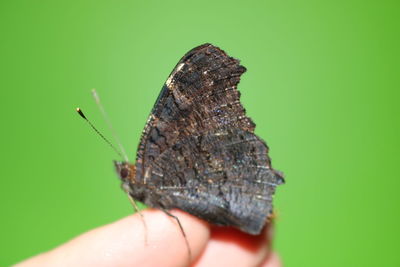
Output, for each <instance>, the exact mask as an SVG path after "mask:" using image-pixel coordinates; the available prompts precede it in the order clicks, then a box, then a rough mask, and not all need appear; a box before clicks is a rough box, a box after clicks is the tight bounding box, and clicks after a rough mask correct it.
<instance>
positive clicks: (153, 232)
mask: <svg viewBox="0 0 400 267" xmlns="http://www.w3.org/2000/svg"><path fill="white" fill-rule="evenodd" d="M171 213H172V214H173V215H175V216H177V217H178V218H179V220H180V222H181V224H182V226H183V229H184V230H185V233H186V236H187V239H188V242H189V244H190V248H191V258H189V254H188V250H187V247H186V243H185V240H184V238H183V236H182V233H181V232H180V229H179V227H178V225H177V223H176V221H175V220H174V219H172V218H171V217H169V216H167V215H166V214H165V213H163V212H162V211H159V210H154V209H147V210H144V211H142V214H143V216H144V218H145V222H146V225H147V229H148V230H147V231H146V230H145V228H144V224H143V220H142V218H141V217H140V215H139V214H137V213H136V214H134V215H131V216H128V217H126V218H123V219H121V220H119V221H116V222H114V223H111V224H108V225H105V226H102V227H99V228H96V229H94V230H91V231H89V232H87V233H84V234H82V235H80V236H78V237H76V238H74V239H72V240H71V241H69V242H67V243H65V244H63V245H61V246H59V247H57V248H55V249H53V250H51V251H49V252H45V253H42V254H40V255H38V256H35V257H33V258H30V259H28V260H26V261H23V262H21V263H19V264H17V265H16V266H18V267H30V266H42V267H46V266H144V267H145V266H165V267H168V266H174V267H178V266H195V267H202V266H207V267H213V266H249V267H250V266H254V267H256V266H257V267H258V266H261V267H280V266H281V263H280V260H279V258H278V256H277V254H276V253H274V252H272V251H271V246H270V245H271V237H272V236H271V233H272V230H271V225H267V227H266V230H265V231H264V232H263V233H262V234H261V235H259V236H251V235H248V234H245V233H242V232H240V231H238V230H236V229H233V228H228V227H215V226H210V225H209V224H207V223H206V222H204V221H202V220H200V219H198V218H196V217H194V216H191V215H189V214H187V213H184V212H182V211H178V210H174V211H172V212H171ZM146 233H147V234H146ZM146 239H147V241H146Z"/></svg>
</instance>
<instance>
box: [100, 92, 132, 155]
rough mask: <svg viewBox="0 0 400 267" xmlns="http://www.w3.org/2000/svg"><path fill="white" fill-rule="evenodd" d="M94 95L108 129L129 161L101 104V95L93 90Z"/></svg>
mask: <svg viewBox="0 0 400 267" xmlns="http://www.w3.org/2000/svg"><path fill="white" fill-rule="evenodd" d="M92 95H93V98H94V100H95V101H96V104H97V106H98V107H99V109H100V112H101V114H102V115H103V118H104V120H105V121H106V123H107V125H108V128H110V130H111V133H112V135H113V137H114V139H115V140H116V141H117V144H118V147H119V149H120V151H121V152H122V155H123V158H124V159H125V161H129V159H128V156H127V154H126V152H125V149H124V147H123V146H122V144H121V141H120V140H119V138H118V135H117V132H116V131H115V130H114V127H113V126H112V124H111V120H110V119H109V118H108V115H107V113H106V111H105V110H104V108H103V105H102V104H101V102H100V97H99V94H98V93H97V91H96V89H92Z"/></svg>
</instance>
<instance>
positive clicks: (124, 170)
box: [119, 168, 129, 179]
mask: <svg viewBox="0 0 400 267" xmlns="http://www.w3.org/2000/svg"><path fill="white" fill-rule="evenodd" d="M119 175H120V176H121V179H125V178H126V177H128V175H129V170H128V169H127V168H122V169H121V171H120V173H119Z"/></svg>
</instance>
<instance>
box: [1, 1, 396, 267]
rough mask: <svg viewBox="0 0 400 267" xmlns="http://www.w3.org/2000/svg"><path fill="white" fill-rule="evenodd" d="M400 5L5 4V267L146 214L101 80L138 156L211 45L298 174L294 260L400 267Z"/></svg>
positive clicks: (286, 229)
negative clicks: (170, 80)
mask: <svg viewBox="0 0 400 267" xmlns="http://www.w3.org/2000/svg"><path fill="white" fill-rule="evenodd" d="M398 12H399V5H398V4H397V1H354V0H351V1H240V2H239V1H237V2H233V1H215V0H214V1H208V0H203V1H2V2H1V4H0V20H1V24H0V30H1V31H0V33H1V42H0V48H1V59H0V60H1V80H0V83H1V105H0V114H1V138H0V141H1V151H2V152H1V157H2V158H1V168H0V174H1V180H0V188H1V189H0V190H1V192H0V193H1V194H0V205H1V206H0V207H1V221H0V226H1V227H0V231H1V232H0V234H1V238H0V240H1V241H0V242H1V245H0V246H1V247H0V251H1V252H0V265H1V266H6V265H10V264H12V263H15V262H17V261H19V260H22V259H24V258H27V257H29V256H32V255H34V254H37V253H39V252H42V251H45V250H48V249H51V248H53V247H55V246H57V245H59V244H61V243H63V242H65V241H67V240H68V239H70V238H72V237H74V236H76V235H79V234H80V233H82V232H85V231H87V230H89V229H91V228H94V227H97V226H100V225H103V224H106V223H109V222H112V221H114V220H117V219H119V218H121V217H123V216H126V215H128V214H131V213H132V208H131V206H130V203H129V201H128V200H127V198H126V196H125V194H124V193H123V192H122V191H121V190H120V188H119V181H118V179H117V177H116V174H115V172H114V169H113V165H112V160H113V159H118V156H117V155H116V154H115V153H114V152H113V151H112V150H111V149H110V147H108V146H107V145H106V144H105V143H104V142H103V141H101V140H100V138H99V137H98V136H96V135H95V134H94V132H93V131H92V130H91V129H90V128H89V127H88V125H86V124H85V123H84V121H83V120H81V119H80V118H79V117H78V116H77V114H76V113H75V110H74V109H75V107H76V106H80V107H82V109H83V110H84V111H85V112H86V113H87V116H88V117H89V118H90V119H91V120H92V121H93V122H94V123H95V124H96V125H97V126H98V128H100V129H101V130H102V131H103V133H104V134H105V135H106V136H110V137H111V134H110V131H109V129H108V128H107V126H106V125H105V123H104V120H103V119H102V117H101V115H100V112H99V111H98V110H97V108H96V106H95V103H94V101H93V100H92V98H91V95H90V89H92V88H97V90H98V92H99V94H100V96H101V98H102V100H103V104H104V106H105V108H106V110H107V111H108V113H109V116H110V118H111V120H112V122H113V124H114V126H115V128H116V130H117V132H118V134H119V136H120V138H121V140H122V143H123V144H124V146H125V147H126V149H127V150H128V152H129V156H130V159H131V160H134V155H135V151H136V146H137V144H138V141H139V136H140V133H141V131H142V128H143V126H144V124H145V121H146V118H147V116H148V114H149V112H150V109H151V107H152V106H153V103H154V101H155V100H156V98H157V96H158V93H159V91H160V89H161V86H162V84H163V83H164V81H165V80H166V78H167V76H168V74H169V73H170V71H171V70H172V68H173V67H174V66H175V64H176V63H177V62H178V60H179V59H180V57H181V56H182V55H183V54H184V53H185V52H187V51H188V50H189V49H191V48H193V47H195V46H197V45H199V44H202V43H205V42H211V43H213V44H215V45H218V46H220V47H221V48H222V49H224V50H226V51H227V52H228V53H229V54H230V55H231V56H234V57H236V58H239V59H241V61H242V64H243V65H245V66H246V67H247V69H248V72H247V73H246V74H245V75H243V77H242V81H241V83H240V86H239V89H240V90H241V92H242V102H243V104H244V106H245V107H246V109H247V111H248V115H249V116H250V117H252V118H253V120H254V121H255V122H256V123H257V129H256V133H257V134H258V135H260V136H261V137H262V138H264V139H265V140H266V141H267V142H268V144H269V146H270V147H271V153H270V155H271V157H272V158H273V163H274V167H276V168H277V169H279V170H282V171H284V173H285V175H286V181H287V183H286V184H285V185H284V186H281V187H280V188H279V189H278V192H277V195H276V202H275V207H276V210H277V213H278V220H277V226H276V228H277V229H276V242H275V248H276V250H277V251H278V252H279V253H280V255H281V257H282V258H283V261H284V262H285V265H286V266H400V257H399V254H398V250H399V248H400V246H399V240H398V239H399V237H400V235H399V234H400V230H399V229H398V228H399V225H400V224H399V204H400V198H399V186H400V177H399V174H398V171H397V167H398V165H399V163H398V162H399V154H398V153H399V138H398V137H399V128H400V127H399V85H400V83H399V69H400V68H399V59H400V57H399V47H400V44H399V34H400V30H399V29H400V28H399V26H400V23H399V20H398V18H397V17H398Z"/></svg>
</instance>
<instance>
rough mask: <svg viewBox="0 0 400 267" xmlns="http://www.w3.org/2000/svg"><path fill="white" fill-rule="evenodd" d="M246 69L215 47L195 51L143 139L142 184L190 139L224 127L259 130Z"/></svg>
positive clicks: (165, 92)
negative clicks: (245, 97) (241, 86)
mask: <svg viewBox="0 0 400 267" xmlns="http://www.w3.org/2000/svg"><path fill="white" fill-rule="evenodd" d="M245 71H246V69H245V68H244V67H243V66H241V65H240V64H239V61H238V60H237V59H234V58H232V57H229V56H228V55H227V54H226V53H225V52H224V51H222V50H221V49H219V48H218V47H215V46H213V45H211V44H204V45H201V46H199V47H196V48H194V49H192V50H191V51H189V52H188V53H187V54H186V55H185V56H184V57H183V58H182V59H181V60H180V61H179V62H178V64H177V66H176V67H175V68H174V70H173V71H172V73H171V75H170V76H169V78H168V79H167V81H166V83H165V84H164V86H163V88H162V91H161V93H160V95H159V97H158V99H157V101H156V103H155V105H154V107H153V110H152V112H151V114H150V116H149V119H148V121H147V124H146V126H145V129H144V130H143V133H142V137H141V140H140V144H139V148H138V153H137V159H136V179H138V180H139V181H140V180H142V179H147V178H146V177H145V175H146V173H145V172H146V169H148V168H149V167H151V165H152V163H153V161H154V160H155V159H156V158H157V157H158V156H159V155H160V154H161V153H163V152H164V151H165V150H166V149H167V148H168V147H170V146H172V145H174V144H175V143H176V142H177V141H178V140H180V139H183V138H185V137H187V136H192V135H200V134H202V133H204V132H207V131H209V130H211V129H218V128H221V127H224V126H228V125H229V126H231V127H235V128H240V129H243V130H246V131H251V132H252V131H253V130H254V127H255V124H254V123H253V122H252V121H251V119H250V118H248V117H247V116H246V115H245V110H244V108H243V106H242V105H241V103H240V101H239V98H240V93H239V91H238V90H237V84H238V83H239V81H240V75H241V74H242V73H243V72H245Z"/></svg>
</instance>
